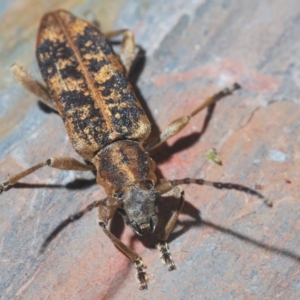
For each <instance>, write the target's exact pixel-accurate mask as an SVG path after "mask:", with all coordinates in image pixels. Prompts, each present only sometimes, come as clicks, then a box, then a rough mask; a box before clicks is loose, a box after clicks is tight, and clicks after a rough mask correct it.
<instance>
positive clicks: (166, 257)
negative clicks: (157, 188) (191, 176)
mask: <svg viewBox="0 0 300 300" xmlns="http://www.w3.org/2000/svg"><path fill="white" fill-rule="evenodd" d="M176 193H177V192H176ZM168 196H169V195H168ZM183 205H184V193H183V191H182V192H181V193H180V200H179V204H178V207H177V209H176V211H175V212H174V213H173V215H172V216H171V218H170V219H169V221H168V223H167V225H166V226H165V228H164V229H163V230H162V231H161V232H160V233H159V234H158V235H157V236H158V238H159V240H160V242H159V243H158V245H157V248H158V250H159V251H160V252H161V259H162V261H163V263H164V264H166V265H167V266H168V270H169V271H172V270H174V269H176V266H175V263H174V261H173V259H172V256H171V253H170V250H169V245H168V243H167V240H168V238H169V235H170V233H171V232H172V231H173V229H174V226H175V224H176V222H177V219H178V216H179V214H180V212H181V210H182V208H183Z"/></svg>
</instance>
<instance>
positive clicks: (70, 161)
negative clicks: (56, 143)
mask: <svg viewBox="0 0 300 300" xmlns="http://www.w3.org/2000/svg"><path fill="white" fill-rule="evenodd" d="M44 166H48V167H51V168H55V169H60V170H69V171H71V170H73V171H93V170H95V166H94V165H86V164H84V163H81V162H80V161H78V160H76V159H74V158H71V157H50V158H48V159H47V160H46V161H43V162H40V163H38V164H36V165H34V166H33V167H31V168H29V169H27V170H24V171H22V172H20V173H18V174H16V175H13V176H9V177H8V180H7V181H4V182H2V183H1V184H0V194H1V192H2V191H5V190H7V189H8V188H9V187H10V186H12V185H14V184H16V183H17V182H18V181H19V180H21V179H22V178H24V177H26V176H28V175H29V174H31V173H33V172H35V171H36V170H38V169H40V168H42V167H44Z"/></svg>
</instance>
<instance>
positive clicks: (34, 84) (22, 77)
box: [11, 64, 57, 111]
mask: <svg viewBox="0 0 300 300" xmlns="http://www.w3.org/2000/svg"><path fill="white" fill-rule="evenodd" d="M11 71H12V73H13V74H14V76H15V78H16V79H17V80H18V81H19V83H20V84H22V85H23V86H24V87H25V88H26V89H27V90H28V91H30V92H31V93H33V94H34V95H36V96H37V97H38V98H39V99H40V100H41V101H42V102H43V103H44V104H46V105H47V106H48V107H50V108H52V109H53V110H55V111H57V109H56V107H55V104H54V102H53V101H52V99H51V97H50V95H49V93H48V91H47V89H46V87H45V86H44V85H42V84H41V83H40V82H39V81H37V80H36V79H35V78H34V77H33V76H32V75H31V74H30V73H29V72H28V71H27V70H26V69H25V68H23V67H22V66H20V65H18V64H13V65H12V66H11Z"/></svg>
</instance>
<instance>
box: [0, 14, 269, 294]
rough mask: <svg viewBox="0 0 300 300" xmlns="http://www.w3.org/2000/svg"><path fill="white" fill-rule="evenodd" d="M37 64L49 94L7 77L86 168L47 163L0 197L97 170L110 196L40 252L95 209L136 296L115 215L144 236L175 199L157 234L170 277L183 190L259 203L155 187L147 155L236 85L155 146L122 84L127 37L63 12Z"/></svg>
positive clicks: (47, 31) (29, 81)
mask: <svg viewBox="0 0 300 300" xmlns="http://www.w3.org/2000/svg"><path fill="white" fill-rule="evenodd" d="M119 34H123V40H122V43H121V47H120V53H121V55H120V57H119V56H117V55H116V54H115V53H114V51H113V49H112V47H111V45H110V44H109V42H108V40H107V39H108V38H110V37H113V36H116V35H119ZM36 57H37V61H38V64H39V68H40V70H41V73H42V77H43V79H44V81H45V83H46V86H47V87H44V86H43V85H42V84H41V83H39V82H38V81H37V80H36V79H34V78H33V77H32V76H31V75H30V74H29V73H28V72H27V71H26V70H25V69H24V68H22V67H21V66H19V65H17V64H15V65H13V66H12V72H13V74H14V75H15V77H16V78H17V80H18V81H19V82H20V83H21V84H22V85H24V86H25V87H26V88H27V89H28V90H29V91H31V92H32V93H34V94H35V95H36V96H37V97H38V98H39V99H41V100H42V101H43V102H44V103H45V104H46V105H48V106H49V107H51V108H53V109H54V110H56V111H57V112H58V113H59V114H60V116H61V117H62V119H63V122H64V124H65V127H66V130H67V133H68V136H69V138H70V141H71V143H72V145H73V147H74V149H75V151H76V152H77V153H78V154H79V155H81V156H82V157H83V158H84V160H85V161H86V163H82V162H79V161H77V160H75V159H73V158H70V157H50V158H48V159H46V160H45V161H42V162H40V163H38V164H36V165H34V166H33V167H31V168H29V169H27V170H25V171H22V172H20V173H18V174H16V175H13V176H9V177H8V180H7V181H5V182H3V183H2V184H1V185H0V192H2V191H5V190H7V189H8V188H9V187H10V186H12V185H14V184H16V183H17V182H18V181H19V180H20V179H22V178H24V177H26V176H27V175H29V174H31V173H33V172H35V171H37V170H38V169H40V168H42V167H44V166H48V167H51V168H57V169H61V170H75V171H93V170H94V171H96V174H97V175H96V180H97V183H99V184H100V185H101V186H102V187H103V188H104V189H105V192H106V194H107V197H106V198H105V199H103V200H99V201H94V202H93V203H92V204H90V205H89V206H87V207H86V208H85V209H83V210H82V211H80V212H78V213H77V214H75V215H73V216H70V217H69V218H68V219H66V220H65V221H64V222H62V223H61V225H60V226H58V227H57V228H56V229H55V230H54V231H53V232H52V234H51V235H50V236H49V237H48V238H47V239H46V240H45V242H44V244H43V246H42V250H44V249H45V248H46V247H47V245H48V244H49V243H50V241H51V240H52V239H53V238H54V237H55V236H56V235H57V233H58V232H59V230H60V229H62V227H64V226H65V225H67V224H68V223H70V222H72V221H74V220H77V219H78V218H80V217H81V216H82V215H83V214H85V213H86V212H88V211H90V210H92V209H93V208H95V207H98V210H99V213H98V220H99V221H98V222H99V225H100V227H101V228H102V230H103V231H104V233H105V234H106V235H107V236H108V238H109V239H110V240H111V241H112V242H113V243H114V244H115V246H116V247H117V248H118V249H120V250H121V251H122V252H123V253H124V254H125V255H126V256H127V257H128V258H129V259H130V260H131V261H132V262H133V263H134V266H135V268H136V274H137V278H138V281H139V283H140V289H146V288H147V278H146V273H145V271H144V268H145V267H146V266H145V264H144V262H143V261H142V258H141V257H140V256H139V255H138V254H137V253H136V252H135V251H133V250H131V249H130V248H129V247H127V246H126V245H125V244H123V243H122V242H121V240H119V239H118V238H117V237H116V236H114V235H113V234H112V233H111V232H110V231H109V230H108V229H107V224H108V222H109V220H110V219H112V217H113V215H114V214H115V212H118V213H120V214H121V215H122V216H123V218H124V221H125V223H126V224H127V225H129V226H130V227H131V228H132V229H133V230H134V231H135V232H136V233H137V234H138V235H144V234H147V233H152V232H154V230H155V226H156V224H157V205H158V204H159V203H160V202H162V201H163V200H162V198H163V197H170V196H173V197H175V198H178V199H179V204H178V208H177V210H176V211H175V212H174V213H173V215H172V216H171V218H170V220H169V221H168V222H167V224H166V226H165V228H164V229H163V230H162V231H161V232H159V233H158V239H159V243H158V249H159V251H160V252H161V258H162V260H163V262H164V263H165V264H166V265H167V266H168V269H169V270H170V271H171V270H173V269H175V264H174V261H173V259H172V256H171V254H170V252H169V247H168V244H167V240H168V237H169V235H170V233H171V232H172V230H173V228H174V226H175V223H176V221H177V218H178V215H179V213H180V211H181V209H182V207H183V204H184V195H183V190H182V189H181V187H180V185H181V184H191V183H193V184H199V185H209V186H214V187H216V188H220V189H222V188H228V189H237V190H242V191H244V192H248V193H251V194H255V195H256V196H258V197H260V198H263V196H262V195H261V194H259V193H258V192H256V191H254V190H251V189H249V188H247V187H244V186H241V185H237V184H230V183H218V182H210V181H206V180H203V179H190V178H186V179H181V180H169V181H168V180H164V179H157V178H156V175H155V169H156V164H155V162H154V161H153V160H152V159H151V157H150V156H149V153H148V152H149V151H151V150H152V149H153V148H155V147H157V146H158V145H160V144H161V143H163V142H165V141H166V140H167V139H169V138H170V137H172V136H174V135H175V134H177V133H178V132H180V131H181V130H182V129H183V128H184V127H185V126H186V125H187V124H188V123H189V121H190V119H191V118H192V117H193V116H195V115H196V114H198V113H199V112H200V111H201V110H202V109H204V108H205V107H208V106H209V105H211V104H213V103H215V102H216V101H217V100H219V99H220V98H222V97H225V96H227V95H230V94H231V93H232V92H233V91H234V90H236V89H238V88H239V85H238V84H234V85H233V87H232V88H231V89H224V90H223V91H221V92H219V93H217V94H215V95H213V96H211V97H209V98H207V99H206V100H205V101H204V103H203V104H202V105H200V106H199V107H198V108H196V109H195V110H194V111H192V112H191V113H190V114H189V115H187V116H184V117H181V118H179V119H176V120H175V121H173V122H171V123H170V124H169V125H168V126H167V128H166V129H165V130H164V131H162V133H161V134H160V135H159V137H158V138H157V139H156V140H154V141H153V142H151V143H149V142H147V138H148V136H149V134H150V131H151V125H150V122H149V120H148V118H147V116H146V114H145V112H144V111H143V109H142V107H141V105H140V103H139V101H138V100H137V98H136V96H135V94H134V92H133V89H132V86H131V84H130V83H129V82H128V80H127V75H128V73H129V70H130V67H131V64H132V61H133V59H134V57H135V43H134V37H133V34H132V33H131V32H130V31H129V30H119V31H115V32H111V33H108V34H103V33H101V32H100V30H99V28H98V27H97V26H96V25H95V24H93V23H89V22H87V21H84V20H82V19H79V18H77V17H75V16H73V15H72V14H70V13H69V12H67V11H64V10H57V11H54V12H50V13H47V14H45V15H44V16H43V18H42V21H41V24H40V28H39V31H38V37H37V44H36ZM263 199H264V201H265V202H267V200H266V199H265V198H263ZM267 204H268V203H267Z"/></svg>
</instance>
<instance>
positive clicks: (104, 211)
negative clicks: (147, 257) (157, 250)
mask: <svg viewBox="0 0 300 300" xmlns="http://www.w3.org/2000/svg"><path fill="white" fill-rule="evenodd" d="M111 200H112V198H108V199H107V201H106V202H105V203H101V204H100V205H99V215H98V223H99V225H100V227H101V228H102V230H103V231H104V233H105V234H106V235H107V236H108V237H109V239H110V240H111V241H112V242H113V243H114V245H115V246H116V247H117V248H118V249H119V250H120V251H121V252H122V253H123V254H124V255H126V256H127V257H128V258H129V259H130V260H131V261H132V262H133V263H134V266H135V268H136V275H137V279H138V281H139V283H140V290H145V289H147V278H146V273H145V271H144V269H145V268H146V267H147V266H146V265H145V264H144V262H143V260H142V258H141V257H140V256H139V255H138V254H137V253H136V252H135V251H133V250H132V249H130V248H129V247H127V246H126V245H125V244H124V243H123V242H122V241H121V240H120V239H118V238H117V237H116V236H115V235H114V234H112V233H111V232H110V231H109V230H108V229H107V228H106V226H107V224H108V221H109V220H110V219H111V218H112V217H113V215H114V214H115V212H116V209H117V208H118V206H119V204H118V203H110V202H111Z"/></svg>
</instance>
